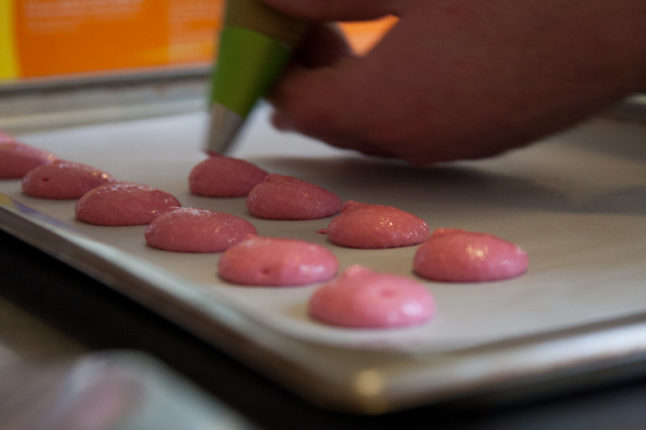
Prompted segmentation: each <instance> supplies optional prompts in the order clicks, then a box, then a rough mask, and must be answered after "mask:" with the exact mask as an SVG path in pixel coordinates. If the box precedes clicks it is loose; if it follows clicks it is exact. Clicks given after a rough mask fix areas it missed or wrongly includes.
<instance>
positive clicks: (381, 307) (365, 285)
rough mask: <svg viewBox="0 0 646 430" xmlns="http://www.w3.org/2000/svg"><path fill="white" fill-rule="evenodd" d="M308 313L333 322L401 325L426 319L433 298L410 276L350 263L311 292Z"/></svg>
mask: <svg viewBox="0 0 646 430" xmlns="http://www.w3.org/2000/svg"><path fill="white" fill-rule="evenodd" d="M309 313H310V315H311V316H312V317H314V318H316V319H317V320H319V321H322V322H324V323H327V324H331V325H337V326H344V327H362V328H388V327H405V326H411V325H417V324H421V323H423V322H426V321H428V320H429V319H430V318H431V317H432V316H433V314H434V313H435V300H434V299H433V296H432V295H431V293H430V292H429V291H428V290H427V289H426V287H424V285H422V284H420V283H419V282H417V281H415V280H413V279H409V278H405V277H403V276H397V275H391V274H387V273H379V272H374V271H372V270H370V269H368V268H367V267H364V266H359V265H354V266H350V267H349V268H348V269H347V270H346V271H345V272H344V273H343V274H342V275H341V276H340V277H338V278H337V279H335V280H334V281H332V282H330V283H329V284H325V285H323V286H322V287H320V288H319V289H318V290H316V291H315V292H314V294H313V295H312V297H311V298H310V301H309Z"/></svg>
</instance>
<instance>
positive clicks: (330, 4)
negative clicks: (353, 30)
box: [263, 0, 404, 21]
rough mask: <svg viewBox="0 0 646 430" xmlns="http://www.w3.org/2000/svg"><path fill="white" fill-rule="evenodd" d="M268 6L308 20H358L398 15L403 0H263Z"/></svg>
mask: <svg viewBox="0 0 646 430" xmlns="http://www.w3.org/2000/svg"><path fill="white" fill-rule="evenodd" d="M263 1H264V2H265V3H267V5H268V6H270V7H272V8H274V9H276V10H278V11H280V12H282V13H284V14H286V15H289V16H293V17H296V18H301V19H305V20H308V21H355V20H356V21H360V20H369V19H375V18H380V17H382V16H386V15H398V12H399V8H400V6H399V5H400V3H402V1H404V0H263Z"/></svg>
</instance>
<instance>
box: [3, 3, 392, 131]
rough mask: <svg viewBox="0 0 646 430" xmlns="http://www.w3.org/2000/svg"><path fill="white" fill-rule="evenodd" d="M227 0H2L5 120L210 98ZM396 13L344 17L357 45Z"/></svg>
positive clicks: (175, 106)
mask: <svg viewBox="0 0 646 430" xmlns="http://www.w3.org/2000/svg"><path fill="white" fill-rule="evenodd" d="M223 8H224V0H0V129H2V130H4V131H6V132H10V133H20V132H26V131H34V130H43V129H51V128H60V127H67V126H70V125H78V124H84V123H94V122H101V121H118V120H123V119H132V118H141V117H147V116H155V115H164V114H174V113H181V112H189V111H195V110H204V109H205V108H206V92H207V82H208V74H209V72H210V70H211V67H212V65H213V58H214V56H215V54H216V53H217V37H216V36H217V32H218V30H219V28H220V25H221V14H222V11H223ZM394 22H395V19H394V18H391V17H388V18H386V19H382V20H379V21H375V22H363V23H347V24H342V28H343V30H344V32H346V34H347V35H348V37H349V39H350V40H351V42H352V45H353V47H354V48H355V49H356V50H357V52H365V51H366V50H368V49H369V48H370V47H371V46H372V45H373V44H374V43H375V42H376V41H377V40H378V39H379V37H380V36H381V35H382V34H383V33H384V32H385V31H386V30H387V29H388V28H389V27H390V26H391V25H392V24H393V23H394Z"/></svg>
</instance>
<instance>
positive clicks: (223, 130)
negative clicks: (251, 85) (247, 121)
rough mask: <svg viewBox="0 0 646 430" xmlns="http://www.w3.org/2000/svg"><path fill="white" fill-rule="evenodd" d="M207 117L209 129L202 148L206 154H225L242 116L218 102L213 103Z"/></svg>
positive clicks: (234, 136) (239, 126) (237, 129)
mask: <svg viewBox="0 0 646 430" xmlns="http://www.w3.org/2000/svg"><path fill="white" fill-rule="evenodd" d="M209 119H210V121H209V130H208V135H207V139H206V143H205V146H204V148H203V149H204V151H205V152H206V153H207V154H226V153H227V152H229V151H230V150H231V148H232V147H233V144H234V143H235V141H236V138H237V136H238V134H239V132H240V129H241V128H242V124H243V122H244V118H242V116H240V114H238V113H237V112H234V111H232V110H231V109H229V108H227V107H225V106H223V105H222V104H220V103H213V104H212V105H211V112H210V115H209Z"/></svg>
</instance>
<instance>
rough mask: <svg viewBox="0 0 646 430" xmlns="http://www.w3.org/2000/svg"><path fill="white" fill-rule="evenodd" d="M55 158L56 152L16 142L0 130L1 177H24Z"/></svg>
mask: <svg viewBox="0 0 646 430" xmlns="http://www.w3.org/2000/svg"><path fill="white" fill-rule="evenodd" d="M54 160H56V157H55V156H54V154H52V153H50V152H47V151H43V150H42V149H38V148H34V147H33V146H29V145H27V144H25V143H20V142H16V141H15V140H13V138H12V137H11V136H9V135H7V134H4V133H2V132H0V179H19V178H22V177H23V176H25V175H26V174H27V173H28V172H29V171H30V170H32V169H34V168H36V167H38V166H42V165H43V164H49V163H52V162H53V161H54Z"/></svg>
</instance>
